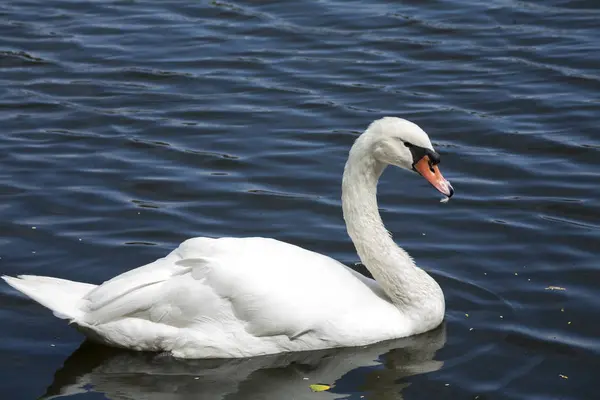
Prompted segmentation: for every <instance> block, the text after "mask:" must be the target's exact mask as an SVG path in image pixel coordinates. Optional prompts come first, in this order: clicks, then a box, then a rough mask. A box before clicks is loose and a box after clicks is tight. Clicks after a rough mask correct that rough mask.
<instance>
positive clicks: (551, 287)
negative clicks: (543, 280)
mask: <svg viewBox="0 0 600 400" xmlns="http://www.w3.org/2000/svg"><path fill="white" fill-rule="evenodd" d="M546 290H567V289H565V288H564V287H560V286H548V287H547V288H546Z"/></svg>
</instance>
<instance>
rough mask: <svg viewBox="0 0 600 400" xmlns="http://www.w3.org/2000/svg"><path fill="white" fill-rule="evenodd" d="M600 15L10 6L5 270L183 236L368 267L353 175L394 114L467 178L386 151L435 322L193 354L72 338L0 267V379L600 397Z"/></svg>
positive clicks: (208, 389) (522, 6) (9, 387)
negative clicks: (440, 306)
mask: <svg viewBox="0 0 600 400" xmlns="http://www.w3.org/2000/svg"><path fill="white" fill-rule="evenodd" d="M598 21H600V7H599V5H598V3H597V2H596V1H591V0H587V1H586V0H581V1H568V0H548V1H543V2H542V1H528V0H527V1H517V0H492V1H488V2H482V1H475V0H453V1H428V2H423V1H415V0H411V1H404V2H402V4H391V2H386V1H383V0H379V1H372V0H371V1H347V0H345V1H336V0H321V1H316V0H315V1H306V0H301V1H295V2H283V1H278V2H276V1H245V2H241V1H240V2H229V1H213V2H206V1H168V2H165V1H153V0H122V1H92V2H80V1H69V0H62V1H56V0H47V1H43V2H42V1H40V0H37V1H26V0H21V1H11V0H8V1H4V2H2V4H0V38H1V39H0V83H1V86H2V89H1V90H0V121H1V123H2V127H1V134H0V149H1V151H0V198H1V201H0V272H1V273H3V274H9V275H16V274H36V275H52V276H57V277H61V278H66V279H72V280H77V281H85V282H91V283H101V282H102V281H104V280H106V279H108V278H110V277H112V276H114V275H117V274H120V273H122V272H124V271H126V270H128V269H131V268H133V267H137V266H139V265H143V264H145V263H148V262H150V261H153V260H154V259H156V258H158V257H161V256H163V255H165V254H166V253H167V252H169V251H170V250H171V249H173V248H174V247H176V246H177V244H178V243H180V242H181V241H182V240H184V239H186V238H188V237H193V236H251V235H258V236H268V237H275V238H277V239H281V240H285V241H288V242H291V243H294V244H297V245H301V246H303V247H306V248H308V249H310V250H314V251H318V252H321V253H324V254H327V255H330V256H332V257H335V258H336V259H338V260H340V261H342V262H343V263H345V264H347V265H355V264H356V263H357V262H358V261H359V260H358V257H357V255H356V253H355V251H354V247H353V245H352V243H351V241H350V239H349V238H348V237H347V234H346V231H345V227H344V224H343V220H342V216H341V208H340V182H341V174H342V170H343V165H344V162H345V159H346V156H347V152H348V150H349V148H350V146H351V145H352V143H353V141H354V140H355V138H356V137H357V134H359V133H360V132H362V131H363V130H364V129H365V128H366V127H367V125H368V124H369V123H370V122H371V121H372V120H374V119H377V118H379V117H381V116H385V115H395V116H401V117H405V118H408V119H410V120H412V121H414V122H416V123H418V124H419V125H420V126H421V127H422V128H423V129H424V130H425V131H427V132H428V133H429V135H430V136H431V138H432V140H433V142H434V146H436V148H437V149H438V150H439V152H440V153H441V154H442V164H441V169H442V171H443V173H444V175H445V176H446V178H448V179H449V180H450V181H451V182H452V183H453V185H454V187H455V189H456V195H455V197H454V198H453V199H452V200H451V201H450V202H449V203H448V204H441V203H439V201H438V200H439V198H440V196H439V194H437V193H436V192H435V190H434V189H433V188H431V187H430V186H429V185H428V184H427V183H426V182H425V181H424V180H422V179H419V178H418V177H416V176H413V175H410V174H407V173H405V172H402V171H399V170H393V169H390V170H388V171H387V172H386V173H385V174H384V177H383V179H382V182H381V183H380V189H379V197H380V207H381V212H382V215H383V219H384V221H385V222H386V225H387V227H388V229H389V230H390V231H391V232H392V233H393V234H394V238H395V240H396V242H397V243H398V244H399V245H401V246H402V247H404V248H405V249H406V250H407V251H408V252H409V253H410V254H411V255H412V256H413V257H414V258H415V259H416V261H417V264H418V265H420V266H422V267H423V268H425V269H426V270H427V271H429V272H430V273H431V274H432V275H433V276H434V277H435V278H436V279H437V280H438V282H439V283H440V285H441V286H442V288H443V290H444V292H445V295H446V302H447V313H446V320H445V323H444V325H443V326H442V327H441V328H440V329H438V330H436V331H434V332H430V333H428V334H427V335H424V336H418V337H415V338H409V339H406V340H399V341H393V342H389V343H382V344H379V345H376V346H372V347H368V348H364V349H344V350H336V351H323V352H317V353H304V354H296V355H283V356H274V357H262V358H257V359H249V360H234V361H218V360H204V361H202V360H196V361H182V360H173V359H170V358H168V357H164V356H160V355H155V354H136V353H132V352H127V351H117V350H113V349H108V348H104V347H101V346H95V345H90V344H87V343H86V344H83V345H82V343H83V337H82V336H81V335H80V334H79V333H78V332H76V331H75V330H74V329H72V328H71V327H69V326H68V325H67V324H66V323H65V322H64V321H62V320H59V319H56V318H55V317H54V316H53V315H52V314H51V313H50V312H48V311H47V310H45V309H43V308H42V307H41V306H39V305H37V304H35V303H34V302H32V301H30V300H28V299H26V298H25V297H23V296H21V295H20V294H18V293H16V292H15V291H14V290H12V289H10V288H9V287H8V286H7V285H5V284H2V285H0V334H1V338H2V340H1V342H0V360H1V361H0V376H1V377H2V378H1V380H0V382H1V383H0V385H1V387H0V392H1V393H2V398H5V399H35V398H38V397H39V396H42V395H46V396H54V395H63V396H66V397H67V398H73V399H192V398H193V399H197V398H202V399H224V398H227V399H284V398H285V399H336V398H349V399H362V398H365V399H385V400H388V399H406V400H421V399H422V400H425V399H452V400H456V399H479V400H484V399H486V400H490V399H544V400H547V399H592V398H596V397H597V377H598V371H599V370H600V323H599V322H598V316H599V315H600V299H599V298H598V293H599V292H598V287H599V285H600V264H599V263H598V261H597V257H596V255H597V254H598V248H599V245H600V241H599V239H600V201H599V200H600V185H599V183H600V162H599V152H600V136H599V123H598V118H599V117H600V77H599V71H600V51H599V48H598V39H599V38H600V24H599V22H598ZM356 268H358V269H359V270H361V271H362V270H363V269H362V267H361V266H359V265H357V266H356ZM306 295H307V296H310V293H307V294H306ZM357 324H360V321H357ZM80 346H81V347H80ZM595 378H596V381H595V380H594V379H595ZM312 383H327V384H330V385H334V386H333V388H332V389H331V390H329V391H326V392H322V393H313V392H311V390H310V389H309V385H310V384H312Z"/></svg>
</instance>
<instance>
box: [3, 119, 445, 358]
mask: <svg viewBox="0 0 600 400" xmlns="http://www.w3.org/2000/svg"><path fill="white" fill-rule="evenodd" d="M438 162H439V155H438V154H437V153H436V152H435V151H434V150H433V147H432V145H431V142H430V141H429V137H428V136H427V134H426V133H425V132H423V130H421V129H420V128H419V127H418V126H417V125H415V124H413V123H412V122H409V121H406V120H403V119H400V118H392V117H386V118H383V119H380V120H377V121H375V122H373V123H372V124H371V125H370V126H369V127H368V129H367V130H366V131H365V132H364V133H363V134H362V135H361V136H360V137H359V138H358V139H357V140H356V142H355V143H354V145H353V146H352V149H351V150H350V155H349V157H348V161H347V163H346V167H345V169H344V177H343V181H342V205H343V212H344V219H345V221H346V224H347V229H348V233H349V235H350V237H351V238H352V241H353V242H354V245H355V246H356V250H357V252H358V254H359V256H360V259H361V261H362V262H363V263H364V264H365V266H366V267H367V268H368V269H369V271H370V272H371V273H372V274H373V276H374V277H375V279H376V281H375V280H372V279H368V278H366V277H364V276H362V275H361V274H359V273H357V272H355V271H353V270H351V269H350V268H348V267H346V266H345V265H343V264H341V263H339V262H337V261H335V260H333V259H332V258H329V257H327V256H324V255H321V254H318V253H314V252H312V251H308V250H304V249H302V248H300V247H297V246H294V245H291V244H288V243H284V242H280V241H277V240H274V239H267V238H258V237H257V238H220V239H211V238H204V237H199V238H193V239H189V240H186V241H185V242H183V243H182V244H181V245H180V246H179V247H178V248H177V249H176V250H174V251H173V252H171V253H170V254H169V255H167V256H166V257H164V258H161V259H159V260H156V261H155V262H153V263H151V264H148V265H145V266H142V267H139V268H136V269H134V270H131V271H129V272H125V273H124V274H121V275H119V276H117V277H115V278H113V279H111V280H109V281H107V282H105V283H103V284H101V285H99V286H97V285H92V284H87V283H79V282H72V281H68V280H63V279H58V278H50V277H40V276H28V275H24V276H20V277H18V278H13V277H8V276H4V277H3V278H4V280H5V281H6V282H7V283H8V284H9V285H11V286H12V287H14V288H15V289H17V290H19V291H21V292H23V293H24V294H26V295H27V296H29V297H31V298H32V299H33V300H35V301H37V302H39V303H40V304H42V305H43V306H45V307H47V308H49V309H51V310H52V311H53V312H54V314H55V315H56V316H57V317H60V318H64V319H68V320H69V321H70V322H71V323H73V324H74V325H75V326H76V327H77V328H78V329H79V330H80V331H81V332H83V333H84V334H85V335H86V336H88V338H90V339H91V340H94V341H97V342H101V343H104V344H107V345H111V346H118V347H124V348H128V349H133V350H145V351H166V352H170V353H171V354H172V355H173V356H175V357H185V358H236V357H250V356H257V355H264V354H274V353H280V352H291V351H303V350H316V349H323V348H331V347H350V346H360V345H366V344H370V343H375V342H379V341H383V340H387V339H392V338H399V337H404V336H409V335H414V334H418V333H422V332H425V331H428V330H430V329H433V328H435V327H436V326H438V325H439V324H440V323H441V322H442V320H443V318H444V295H443V293H442V290H441V289H440V287H439V285H438V284H437V283H436V282H435V280H433V278H431V277H430V276H429V275H428V274H427V273H426V272H424V271H423V270H421V269H420V268H418V267H417V266H416V265H415V264H414V262H413V260H412V259H411V258H410V256H409V255H408V254H407V253H406V252H405V251H404V250H402V249H401V248H399V247H398V246H396V244H395V243H394V241H393V240H392V239H391V237H390V235H389V233H388V232H387V230H386V229H385V227H384V225H383V222H382V221H381V218H380V216H379V212H378V208H377V198H376V189H377V181H378V179H379V176H380V175H381V173H382V172H383V170H384V168H385V166H386V165H388V164H391V165H396V166H399V167H401V168H404V169H407V170H415V171H417V172H419V173H420V174H421V175H422V176H423V177H425V178H426V179H427V180H428V181H429V182H430V183H431V184H433V185H434V186H435V187H436V188H437V189H438V190H439V191H440V192H441V193H443V194H444V195H446V196H448V197H450V196H452V194H453V189H452V186H451V185H450V184H449V183H448V182H447V181H446V180H445V179H444V178H443V177H442V175H441V174H440V172H439V170H438V167H437V163H438Z"/></svg>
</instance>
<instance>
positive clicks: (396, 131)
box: [365, 117, 454, 198]
mask: <svg viewBox="0 0 600 400" xmlns="http://www.w3.org/2000/svg"><path fill="white" fill-rule="evenodd" d="M365 133H367V134H368V136H369V137H371V146H372V147H371V151H372V154H373V156H374V157H375V159H376V160H377V161H379V162H381V163H383V164H387V165H395V166H397V167H400V168H403V169H406V170H409V171H414V172H416V173H418V174H420V175H421V176H422V177H423V178H425V179H426V180H427V181H428V182H429V183H430V184H431V185H433V187H435V188H436V189H437V190H438V191H439V192H440V193H442V194H443V195H445V196H447V197H448V198H450V197H452V195H453V194H454V189H453V188H452V185H451V184H450V182H448V181H447V180H446V179H445V178H444V177H443V176H442V173H441V172H440V170H439V167H438V164H439V163H440V155H439V154H438V153H437V152H436V151H435V150H434V149H433V145H432V144H431V141H430V140H429V136H427V134H426V133H425V131H423V129H421V128H420V127H419V126H418V125H417V124H415V123H413V122H410V121H407V120H405V119H402V118H396V117H384V118H381V119H379V120H376V121H374V122H373V123H371V125H370V126H369V128H368V129H367V131H366V132H365Z"/></svg>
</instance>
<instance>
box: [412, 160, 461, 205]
mask: <svg viewBox="0 0 600 400" xmlns="http://www.w3.org/2000/svg"><path fill="white" fill-rule="evenodd" d="M414 168H415V170H416V171H417V172H418V173H419V174H421V176H422V177H423V178H425V179H427V182H429V183H431V184H432V185H433V187H434V188H436V189H437V190H439V191H440V193H442V194H443V195H444V196H448V197H452V195H453V194H454V188H452V185H451V184H450V182H448V181H447V180H446V179H444V177H443V176H442V173H441V172H440V170H439V169H438V166H437V165H433V163H432V162H431V160H430V158H429V156H427V155H425V156H423V158H421V159H420V160H419V161H418V162H417V163H416V164H415V165H414Z"/></svg>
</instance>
